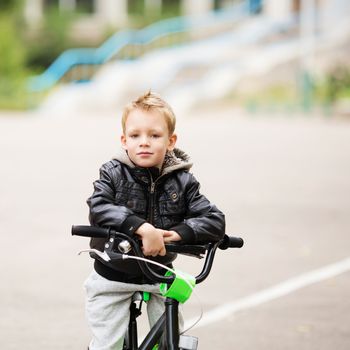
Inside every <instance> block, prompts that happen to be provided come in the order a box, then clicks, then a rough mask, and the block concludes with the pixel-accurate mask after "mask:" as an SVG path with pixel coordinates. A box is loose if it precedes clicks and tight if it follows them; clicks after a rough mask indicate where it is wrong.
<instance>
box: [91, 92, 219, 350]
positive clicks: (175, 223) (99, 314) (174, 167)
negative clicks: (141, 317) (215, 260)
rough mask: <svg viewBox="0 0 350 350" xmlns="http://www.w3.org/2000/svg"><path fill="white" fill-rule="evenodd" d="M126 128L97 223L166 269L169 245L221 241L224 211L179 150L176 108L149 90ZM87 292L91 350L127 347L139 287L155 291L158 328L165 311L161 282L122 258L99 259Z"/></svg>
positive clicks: (131, 109)
mask: <svg viewBox="0 0 350 350" xmlns="http://www.w3.org/2000/svg"><path fill="white" fill-rule="evenodd" d="M122 127H123V135H122V136H121V144H122V150H121V152H120V153H119V154H118V155H117V156H116V157H115V158H114V159H112V160H111V161H109V162H108V163H106V164H104V165H103V166H102V167H101V169H100V179H99V180H97V181H95V182H94V193H93V195H92V196H91V197H90V198H89V199H88V201H87V203H88V205H89V207H90V223H91V225H94V226H101V227H102V226H103V227H113V228H114V229H115V230H116V231H119V232H124V233H126V234H128V235H130V236H133V237H135V238H136V239H138V240H141V241H142V250H143V253H144V255H146V256H149V257H150V258H151V259H154V260H156V261H158V262H160V263H162V264H165V265H167V266H171V263H172V261H173V260H174V259H175V257H176V255H174V254H167V252H166V250H165V246H164V243H167V242H171V241H180V240H181V241H182V242H186V243H197V242H205V241H218V240H219V239H220V238H222V236H223V235H224V230H225V219H224V215H223V213H222V212H221V211H219V210H218V209H217V208H216V207H215V206H214V205H212V204H211V203H210V202H209V201H208V200H207V199H206V198H205V197H204V196H203V195H201V194H200V193H199V183H198V182H197V181H196V180H195V178H194V177H193V175H192V174H190V173H189V172H188V171H189V169H190V168H191V165H192V164H191V163H189V160H188V157H187V155H186V154H185V153H184V152H182V151H180V150H179V149H176V148H175V144H176V140H177V136H176V134H175V133H174V130H175V115H174V113H173V111H172V109H171V107H170V106H169V105H168V104H167V103H166V102H165V101H164V100H163V99H162V98H161V97H160V96H159V95H157V94H155V93H152V92H148V93H146V94H145V95H143V96H140V97H139V98H138V99H137V100H135V101H133V102H132V103H130V104H128V105H127V106H126V107H125V109H124V112H123V117H122ZM104 244H105V241H104V239H101V238H93V239H92V240H91V243H90V245H91V248H95V249H99V250H101V251H103V249H104ZM85 289H86V293H87V303H86V313H87V318H88V321H89V324H90V327H91V330H92V335H93V338H92V341H91V343H90V347H89V348H90V350H112V349H113V350H116V349H118V350H119V349H122V344H123V337H124V334H125V332H126V329H127V326H128V321H129V306H130V302H131V298H132V295H133V294H134V292H136V291H146V292H151V293H152V297H151V299H150V301H149V302H148V304H147V311H148V317H149V321H150V324H151V325H153V324H154V323H155V322H156V321H157V319H158V318H159V317H160V315H161V314H162V312H163V311H164V310H163V308H164V306H163V299H162V297H161V296H160V294H159V287H158V285H153V284H152V283H151V282H150V281H148V280H147V279H146V278H145V277H144V276H143V275H142V272H141V270H140V269H139V267H138V265H137V262H135V261H133V260H126V261H121V262H120V263H118V264H116V266H115V269H111V268H110V267H108V266H106V265H104V264H103V263H102V262H100V261H98V260H95V263H94V271H93V272H92V273H91V275H90V276H89V278H88V279H87V281H86V282H85Z"/></svg>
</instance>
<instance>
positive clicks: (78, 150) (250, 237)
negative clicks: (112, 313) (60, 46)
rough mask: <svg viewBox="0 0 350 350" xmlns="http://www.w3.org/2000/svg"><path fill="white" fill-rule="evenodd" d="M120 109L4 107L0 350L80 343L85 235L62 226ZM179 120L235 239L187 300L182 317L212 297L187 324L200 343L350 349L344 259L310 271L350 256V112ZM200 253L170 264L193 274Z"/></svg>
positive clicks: (219, 112) (182, 137) (84, 331)
mask: <svg viewBox="0 0 350 350" xmlns="http://www.w3.org/2000/svg"><path fill="white" fill-rule="evenodd" d="M119 116H120V112H119V111H116V112H115V113H111V114H105V115H85V116H83V115H62V116H58V114H57V113H56V115H49V114H46V115H36V114H35V113H26V114H22V113H15V114H13V113H5V112H1V113H0V159H1V173H0V176H1V177H0V179H1V181H0V193H1V200H0V209H1V210H0V225H1V230H0V231H1V233H0V239H1V261H2V263H1V264H0V273H1V276H2V281H1V288H0V300H1V313H0V333H1V343H2V345H1V348H2V349H6V350H14V349H16V350H18V349H23V348H26V349H27V350H32V349H36V350H37V349H52V350H59V349H85V348H86V345H87V344H88V341H89V330H88V327H87V324H86V321H85V316H84V291H83V289H82V284H83V281H84V280H85V278H86V277H87V276H88V274H89V272H90V269H91V260H90V259H89V257H88V256H77V252H78V251H79V250H81V249H84V248H86V247H87V245H88V240H87V239H84V238H78V237H71V235H70V227H71V225H72V224H87V223H88V219H87V216H88V210H87V205H86V203H85V201H86V199H87V197H88V196H89V195H90V194H91V192H92V182H93V181H94V180H95V179H96V178H97V177H98V169H99V167H100V165H101V164H102V163H104V162H106V161H108V160H109V159H110V158H111V157H112V156H113V154H114V153H115V152H116V150H117V148H118V147H119V137H120V117H119ZM177 131H178V136H179V137H178V146H179V147H180V148H182V149H184V150H185V151H186V152H187V153H188V154H189V155H190V156H191V158H192V160H193V162H194V164H195V165H194V168H193V172H194V174H195V175H196V177H197V178H198V180H199V181H200V182H201V185H202V187H201V189H202V192H203V193H204V194H206V195H207V197H208V198H209V199H210V200H211V201H212V202H214V203H215V204H216V205H217V206H218V207H219V208H220V209H221V210H222V211H223V212H224V213H225V214H226V220H227V232H228V233H231V234H234V235H240V236H242V237H243V238H244V239H245V246H244V247H243V248H242V249H240V250H231V251H220V252H219V253H218V255H217V258H216V260H215V264H214V267H213V270H212V273H211V275H210V277H209V278H208V280H207V281H205V282H204V283H203V284H202V285H199V286H198V287H197V288H196V290H197V292H196V294H197V296H198V298H199V299H200V303H201V304H199V302H198V298H197V297H194V298H193V300H191V301H189V302H188V304H187V303H186V304H185V305H184V308H183V313H184V316H185V318H186V319H187V320H189V321H191V320H193V319H195V318H196V317H197V316H198V314H199V312H200V309H201V308H203V310H204V314H205V315H206V314H209V315H214V311H216V310H218V313H217V316H215V317H216V318H215V317H214V316H211V317H212V319H211V320H209V321H208V320H206V321H205V318H203V324H202V325H201V323H199V324H198V325H197V327H196V328H193V329H192V330H190V331H189V334H191V335H195V336H199V349H201V350H207V349H224V350H231V349H240V350H251V349H269V350H270V349H277V350H279V349H282V350H284V349H299V350H303V349H305V350H306V349H307V350H314V349H315V350H316V349H317V350H323V349H325V350H326V349H332V350H334V349H337V350H347V349H349V348H350V326H349V325H350V301H349V293H350V273H349V267H347V265H344V266H345V267H344V266H343V269H340V270H339V271H338V270H337V271H336V273H335V274H333V275H332V276H330V277H327V276H326V275H322V276H323V277H322V278H321V279H317V278H316V279H312V276H314V275H313V272H314V271H319V270H320V269H321V270H322V269H324V268H325V267H327V266H329V265H330V264H335V263H338V262H342V261H346V259H348V258H349V257H350V254H349V251H350V249H349V248H350V238H349V234H350V214H349V213H350V181H349V179H350V121H347V120H345V119H339V118H332V117H322V116H315V115H309V116H299V115H270V116H268V115H253V116H252V115H245V113H243V112H242V111H239V110H235V109H232V108H220V109H214V108H208V109H206V110H201V111H197V112H195V113H192V115H191V116H186V117H185V116H179V118H178V127H177ZM199 264H200V261H197V260H196V261H193V260H190V259H189V258H180V260H179V263H178V265H179V267H180V268H181V269H184V270H186V271H188V272H191V273H196V271H197V269H199ZM322 271H323V270H322ZM307 274H308V275H307ZM310 274H311V275H310ZM300 276H301V277H300ZM310 276H311V277H310ZM299 277H300V278H302V279H303V281H304V280H305V281H306V283H305V284H304V285H303V284H301V285H294V289H293V288H292V289H291V290H290V291H289V292H288V293H286V294H285V295H275V296H274V295H272V294H271V292H269V291H271V288H273V287H275V286H280V285H281V284H283V283H284V282H286V281H294V280H295V279H297V278H299ZM263 291H268V292H267V293H270V294H269V295H270V296H269V297H268V298H266V299H261V300H260V302H255V303H254V300H257V298H258V297H259V293H261V292H263ZM247 297H249V298H251V299H249V300H251V302H250V303H247V302H246V303H245V304H244V303H243V304H241V306H240V308H238V309H235V307H234V306H235V305H236V304H235V303H238V302H240V301H242V300H246V298H247ZM242 305H243V306H242ZM223 309H224V311H222V310H223ZM225 309H226V310H225ZM220 310H221V311H220ZM211 312H212V314H211ZM204 321H205V322H207V323H205V324H204ZM144 327H145V326H142V327H141V333H142V332H145V328H144Z"/></svg>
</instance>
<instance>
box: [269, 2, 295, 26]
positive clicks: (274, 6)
mask: <svg viewBox="0 0 350 350" xmlns="http://www.w3.org/2000/svg"><path fill="white" fill-rule="evenodd" d="M292 9H293V2H292V0H265V1H264V10H263V11H264V14H265V15H266V16H268V17H270V18H272V19H274V20H276V21H284V20H285V19H287V18H288V17H289V15H290V14H291V12H292Z"/></svg>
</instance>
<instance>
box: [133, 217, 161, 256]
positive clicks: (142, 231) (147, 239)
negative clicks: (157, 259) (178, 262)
mask: <svg viewBox="0 0 350 350" xmlns="http://www.w3.org/2000/svg"><path fill="white" fill-rule="evenodd" d="M163 232H164V231H163V230H160V229H157V228H155V227H154V226H153V225H151V224H149V223H147V222H145V223H144V224H142V225H141V226H140V227H139V228H138V229H137V230H136V231H135V233H136V234H137V235H139V236H140V237H141V240H142V251H143V254H144V255H146V256H149V255H151V256H157V255H161V256H164V255H165V254H166V250H165V246H164V240H163Z"/></svg>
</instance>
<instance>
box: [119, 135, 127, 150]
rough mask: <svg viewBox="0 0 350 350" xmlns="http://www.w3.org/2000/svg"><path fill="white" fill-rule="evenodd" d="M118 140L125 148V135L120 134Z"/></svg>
mask: <svg viewBox="0 0 350 350" xmlns="http://www.w3.org/2000/svg"><path fill="white" fill-rule="evenodd" d="M120 142H121V144H122V147H123V148H124V149H125V150H126V137H125V135H124V134H123V135H122V136H120Z"/></svg>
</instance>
